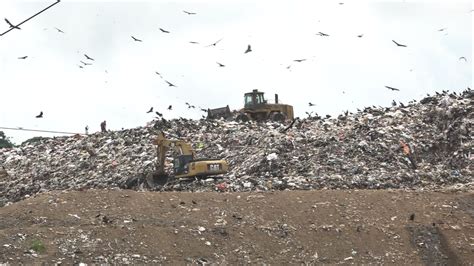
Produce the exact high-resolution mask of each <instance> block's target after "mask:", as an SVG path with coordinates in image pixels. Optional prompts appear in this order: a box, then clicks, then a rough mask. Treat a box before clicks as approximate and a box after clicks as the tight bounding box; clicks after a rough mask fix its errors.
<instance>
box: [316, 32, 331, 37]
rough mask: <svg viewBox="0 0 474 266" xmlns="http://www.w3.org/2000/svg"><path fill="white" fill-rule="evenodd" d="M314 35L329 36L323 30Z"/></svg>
mask: <svg viewBox="0 0 474 266" xmlns="http://www.w3.org/2000/svg"><path fill="white" fill-rule="evenodd" d="M316 35H319V36H325V37H326V36H329V34H326V33H324V32H318V33H317V34H316Z"/></svg>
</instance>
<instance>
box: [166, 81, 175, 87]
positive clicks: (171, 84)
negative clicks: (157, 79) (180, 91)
mask: <svg viewBox="0 0 474 266" xmlns="http://www.w3.org/2000/svg"><path fill="white" fill-rule="evenodd" d="M165 81H166V83H168V86H170V87H176V85H174V84H173V83H171V82H169V81H167V80H165Z"/></svg>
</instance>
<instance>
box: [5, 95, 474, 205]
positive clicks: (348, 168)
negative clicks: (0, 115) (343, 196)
mask: <svg viewBox="0 0 474 266" xmlns="http://www.w3.org/2000/svg"><path fill="white" fill-rule="evenodd" d="M473 101H474V91H472V90H470V89H469V90H466V91H464V92H463V93H462V94H460V95H456V94H453V93H447V92H443V93H437V94H436V95H434V96H428V97H426V98H424V99H422V100H421V101H420V102H416V101H412V102H410V104H408V105H406V106H405V105H402V104H400V105H398V104H397V105H396V106H392V107H386V108H384V107H367V108H365V109H364V110H361V111H360V112H357V113H354V114H352V113H345V114H341V115H340V116H339V117H337V118H321V117H319V116H316V117H309V118H304V119H296V120H295V121H294V123H292V124H291V126H290V122H287V123H285V124H280V123H275V122H266V123H256V122H249V123H237V122H233V121H224V120H185V119H176V120H169V121H167V120H164V119H162V120H156V121H152V122H151V123H150V125H149V126H147V127H140V128H135V129H129V130H122V131H114V132H107V133H96V134H92V135H87V136H79V135H77V136H72V137H56V138H39V139H37V140H36V142H30V143H28V144H23V145H21V146H19V147H16V148H12V149H3V150H0V151H1V152H0V169H1V166H3V167H4V168H5V171H6V173H5V171H4V172H3V174H1V175H0V206H3V205H5V204H6V203H7V202H14V201H18V200H20V199H22V198H24V197H28V196H30V195H33V194H35V193H41V192H45V191H49V190H83V189H89V188H96V189H108V188H121V189H137V190H142V189H145V190H160V191H195V192H198V191H256V190H257V191H265V190H283V189H350V188H358V189H386V188H424V189H436V188H443V187H447V186H453V185H457V186H471V185H472V184H473V181H474V179H473V177H474V174H473V173H474V164H473V161H474V146H473V141H472V140H473V133H472V132H473V129H474V127H473V122H474V115H473V109H474V103H473ZM159 131H163V132H164V133H165V135H166V136H167V137H168V138H171V139H182V140H185V141H187V142H188V143H190V144H192V145H193V147H194V149H195V150H196V153H197V156H198V157H199V158H213V159H226V160H227V161H228V162H229V165H230V171H229V173H227V174H225V175H221V176H217V177H212V178H207V179H191V180H170V181H168V182H167V183H166V184H164V185H160V186H155V187H150V186H149V185H148V183H147V182H146V177H147V175H149V174H150V173H153V172H154V169H155V163H156V150H155V148H156V147H154V145H153V139H154V138H155V137H156V136H157V133H158V132H159ZM168 156H169V158H168V160H167V169H168V171H169V172H170V173H171V161H172V157H173V154H172V153H171V152H170V153H169V154H168Z"/></svg>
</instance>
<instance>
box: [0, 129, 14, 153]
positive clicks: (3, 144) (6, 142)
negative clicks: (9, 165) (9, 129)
mask: <svg viewBox="0 0 474 266" xmlns="http://www.w3.org/2000/svg"><path fill="white" fill-rule="evenodd" d="M14 146H15V145H14V144H13V143H12V142H11V141H10V138H8V137H7V136H6V135H5V133H4V132H3V131H0V149H1V148H13V147H14Z"/></svg>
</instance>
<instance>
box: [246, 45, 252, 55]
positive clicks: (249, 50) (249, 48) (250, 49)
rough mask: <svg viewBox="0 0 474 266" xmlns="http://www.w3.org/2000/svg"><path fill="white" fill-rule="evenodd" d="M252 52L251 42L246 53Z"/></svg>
mask: <svg viewBox="0 0 474 266" xmlns="http://www.w3.org/2000/svg"><path fill="white" fill-rule="evenodd" d="M250 52H252V47H251V46H250V44H249V45H247V50H245V52H244V54H246V53H250Z"/></svg>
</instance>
